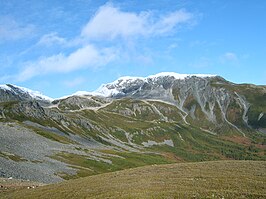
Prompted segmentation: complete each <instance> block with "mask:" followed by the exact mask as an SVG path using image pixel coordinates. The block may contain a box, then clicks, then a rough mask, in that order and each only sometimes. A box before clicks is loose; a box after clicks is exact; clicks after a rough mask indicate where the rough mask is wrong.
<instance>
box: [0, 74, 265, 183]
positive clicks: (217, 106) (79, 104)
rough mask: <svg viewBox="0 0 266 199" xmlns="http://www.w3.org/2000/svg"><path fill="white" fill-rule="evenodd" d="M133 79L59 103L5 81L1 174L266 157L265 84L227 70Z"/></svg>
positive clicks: (46, 176) (61, 173)
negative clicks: (235, 78) (243, 80)
mask: <svg viewBox="0 0 266 199" xmlns="http://www.w3.org/2000/svg"><path fill="white" fill-rule="evenodd" d="M178 77H180V76H178ZM129 79H130V78H128V77H126V78H124V79H120V80H119V79H118V80H117V81H115V82H113V83H109V84H105V89H107V90H108V89H110V90H112V89H116V91H117V92H113V93H112V92H109V93H108V94H110V93H111V94H110V95H107V96H108V97H105V96H103V95H91V93H89V94H88V93H87V92H85V93H77V94H76V95H72V96H68V97H66V98H61V99H55V100H53V101H46V100H42V99H41V98H34V97H32V96H31V95H30V93H27V92H25V91H23V90H22V91H20V90H16V88H15V87H14V88H13V87H12V88H13V89H15V91H16V92H13V91H10V90H8V89H11V87H9V86H8V88H6V86H2V88H4V89H0V94H1V95H0V132H1V133H0V168H2V170H1V172H0V176H2V177H5V176H6V177H10V176H12V177H14V178H22V179H26V180H27V179H30V180H34V181H38V182H44V183H53V182H58V181H62V180H63V179H70V178H77V177H82V176H88V175H94V174H98V173H104V172H110V171H116V170H121V169H125V168H132V167H138V166H143V165H151V164H166V163H173V162H189V161H206V160H224V159H236V160H238V159H241V160H244V159H245V160H266V156H265V151H266V133H265V132H266V100H265V99H266V89H265V87H263V86H255V85H249V84H234V83H232V82H229V81H227V80H225V79H224V78H222V77H219V76H204V77H202V76H195V75H194V76H193V75H192V76H184V77H182V78H175V77H174V76H172V75H157V76H155V77H154V76H153V77H152V78H146V79H145V78H141V79H138V78H132V79H130V80H129ZM103 87H104V86H103Z"/></svg>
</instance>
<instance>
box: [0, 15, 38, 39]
mask: <svg viewBox="0 0 266 199" xmlns="http://www.w3.org/2000/svg"><path fill="white" fill-rule="evenodd" d="M34 31H35V27H34V26H33V25H21V24H19V23H17V22H16V21H15V20H13V19H11V18H9V17H0V42H1V41H12V40H18V39H22V38H25V37H29V36H32V34H33V33H34Z"/></svg>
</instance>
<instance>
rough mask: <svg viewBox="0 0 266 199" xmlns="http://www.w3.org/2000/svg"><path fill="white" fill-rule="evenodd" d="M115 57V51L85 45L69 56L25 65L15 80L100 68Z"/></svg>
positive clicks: (45, 58) (49, 58)
mask: <svg viewBox="0 0 266 199" xmlns="http://www.w3.org/2000/svg"><path fill="white" fill-rule="evenodd" d="M115 57H116V53H115V49H112V48H104V49H97V48H96V47H94V46H93V45H86V46H84V47H82V48H79V49H77V50H76V51H74V52H72V53H71V54H69V55H65V54H62V53H60V54H57V55H53V56H50V57H44V58H40V59H39V60H38V61H35V62H31V63H28V64H26V66H25V67H24V69H23V70H22V71H21V73H20V74H19V75H18V77H17V80H18V81H25V80H27V79H30V78H32V77H34V76H37V75H44V74H47V73H66V72H71V71H75V70H78V69H82V68H87V67H97V66H102V65H105V64H107V63H109V62H110V61H112V60H113V59H115Z"/></svg>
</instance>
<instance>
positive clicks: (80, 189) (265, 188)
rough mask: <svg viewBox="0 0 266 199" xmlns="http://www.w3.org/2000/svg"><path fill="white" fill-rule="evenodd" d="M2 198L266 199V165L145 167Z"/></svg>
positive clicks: (227, 163) (232, 163)
mask: <svg viewBox="0 0 266 199" xmlns="http://www.w3.org/2000/svg"><path fill="white" fill-rule="evenodd" d="M1 198H12V199H13V198H14V199H15V198H19V199H23V198H27V199H31V198H60V199H61V198H69V199H73V198H78V199H80V198H266V162H263V161H213V162H200V163H177V164H169V165H153V166H145V167H140V168H135V169H128V170H123V171H117V172H112V173H105V174H100V175H95V176H90V177H85V178H80V179H77V180H70V181H66V182H63V183H59V184H53V185H48V186H43V187H38V188H37V189H34V190H33V189H30V190H22V191H15V192H12V193H5V194H2V196H1Z"/></svg>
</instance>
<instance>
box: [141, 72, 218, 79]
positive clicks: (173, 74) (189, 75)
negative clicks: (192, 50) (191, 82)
mask: <svg viewBox="0 0 266 199" xmlns="http://www.w3.org/2000/svg"><path fill="white" fill-rule="evenodd" d="M167 76H170V77H174V78H175V79H185V78H187V77H193V76H195V77H201V78H206V77H215V76H217V75H211V74H180V73H175V72H161V73H158V74H156V75H150V76H148V77H146V78H158V77H167Z"/></svg>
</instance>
